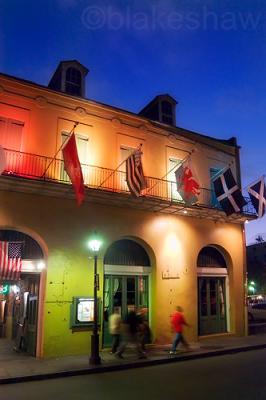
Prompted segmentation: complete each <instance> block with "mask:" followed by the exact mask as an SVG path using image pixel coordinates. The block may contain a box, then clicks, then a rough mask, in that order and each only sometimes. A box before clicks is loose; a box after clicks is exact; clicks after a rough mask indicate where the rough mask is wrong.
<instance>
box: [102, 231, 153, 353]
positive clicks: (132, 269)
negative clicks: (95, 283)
mask: <svg viewBox="0 0 266 400" xmlns="http://www.w3.org/2000/svg"><path fill="white" fill-rule="evenodd" d="M150 273H151V263H150V259H149V256H148V254H147V252H146V250H145V249H144V248H143V247H142V246H141V245H140V244H139V243H137V242H135V241H133V240H129V239H122V240H118V241H117V242H114V243H113V244H112V245H111V246H110V247H109V249H108V250H107V252H106V254H105V257H104V299H103V303H104V304H103V307H104V321H103V345H104V346H109V345H110V344H111V337H110V335H109V332H108V316H109V315H111V314H112V313H113V311H114V308H116V309H117V310H118V311H119V313H120V315H121V317H122V319H123V318H125V317H126V315H127V313H128V312H129V311H131V310H134V309H138V308H145V309H146V310H147V317H148V313H149V286H150V282H149V276H150Z"/></svg>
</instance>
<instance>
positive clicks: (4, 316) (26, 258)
mask: <svg viewBox="0 0 266 400" xmlns="http://www.w3.org/2000/svg"><path fill="white" fill-rule="evenodd" d="M43 258H44V255H43V251H42V249H41V247H40V245H39V244H38V243H37V242H36V241H35V240H34V239H33V238H32V237H31V236H29V235H27V234H25V233H23V232H20V231H16V230H11V229H0V355H1V353H2V354H3V353H7V352H8V351H9V350H11V349H13V350H16V351H19V352H26V353H28V354H30V355H33V356H35V355H36V344H37V325H38V302H39V287H40V273H41V270H42V268H43V266H44V263H43Z"/></svg>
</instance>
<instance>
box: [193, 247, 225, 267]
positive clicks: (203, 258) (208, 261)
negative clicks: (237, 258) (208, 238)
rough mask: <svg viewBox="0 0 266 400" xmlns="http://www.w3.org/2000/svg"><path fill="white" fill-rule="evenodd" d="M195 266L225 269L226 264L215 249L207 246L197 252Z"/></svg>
mask: <svg viewBox="0 0 266 400" xmlns="http://www.w3.org/2000/svg"><path fill="white" fill-rule="evenodd" d="M197 266H198V267H200V268H226V262H225V259H224V257H223V255H222V254H221V253H220V252H219V251H218V250H217V249H215V248H214V247H211V246H207V247H204V248H203V249H201V251H200V252H199V255H198V260H197Z"/></svg>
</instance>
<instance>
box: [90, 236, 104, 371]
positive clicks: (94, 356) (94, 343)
mask: <svg viewBox="0 0 266 400" xmlns="http://www.w3.org/2000/svg"><path fill="white" fill-rule="evenodd" d="M101 245H102V242H101V241H100V240H98V239H92V240H90V241H89V248H90V249H91V251H92V252H93V254H94V292H93V300H94V315H93V332H92V335H91V356H90V364H92V365H98V364H101V358H100V355H99V334H98V298H97V290H98V274H97V259H98V252H99V250H100V247H101Z"/></svg>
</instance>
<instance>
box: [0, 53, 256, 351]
mask: <svg viewBox="0 0 266 400" xmlns="http://www.w3.org/2000/svg"><path fill="white" fill-rule="evenodd" d="M87 72H88V70H87V69H86V68H85V67H83V66H82V65H81V64H79V63H78V62H77V61H69V62H63V63H60V65H59V66H58V68H57V70H56V72H55V74H54V76H53V77H52V79H51V81H50V83H49V85H48V87H44V86H41V85H37V84H34V83H32V82H28V81H24V80H22V79H18V78H15V77H11V76H8V75H4V74H1V75H0V103H1V107H0V110H1V111H0V145H1V146H2V147H3V148H4V151H5V155H6V160H7V165H6V168H5V171H4V172H3V174H2V175H1V176H0V204H1V207H0V240H2V241H12V240H13V241H22V242H23V252H22V274H21V280H20V281H17V282H4V281H2V282H0V285H2V286H0V287H2V292H1V294H0V301H1V303H0V304H1V310H0V311H1V314H0V316H1V319H0V321H1V322H0V323H1V325H0V327H1V331H0V336H1V337H2V339H0V340H5V339H13V340H14V341H15V344H16V346H18V347H19V348H21V349H23V350H24V351H27V352H28V353H30V354H33V355H36V356H37V357H51V356H61V355H75V354H86V353H88V351H89V342H90V340H89V338H90V335H91V332H92V323H91V304H92V303H93V302H92V297H93V258H92V255H91V254H90V252H89V249H88V246H87V242H88V239H89V238H90V237H92V236H93V235H94V234H95V232H96V233H97V235H98V236H99V237H100V238H101V240H102V242H103V244H102V247H101V249H100V251H99V257H98V270H99V290H98V298H99V330H100V343H101V346H102V347H108V345H109V343H110V338H109V334H108V327H107V325H108V322H107V320H108V315H110V313H112V311H113V308H114V307H119V309H120V312H121V314H122V316H123V317H124V316H125V315H126V313H127V312H128V310H130V309H132V308H139V307H141V308H145V309H146V312H147V317H148V319H149V323H150V326H151V329H152V332H153V341H154V342H156V343H170V341H171V330H170V323H169V319H170V315H171V313H172V312H173V311H174V309H175V307H176V305H181V306H183V308H184V310H185V312H186V317H187V320H188V321H189V323H190V324H191V328H190V329H188V330H187V332H186V334H187V337H188V339H189V340H197V339H198V337H199V336H202V335H209V334H214V333H215V334H217V333H223V334H224V333H230V334H238V335H244V334H245V333H246V310H245V306H244V305H245V277H246V267H245V241H244V223H245V221H246V220H247V219H252V218H254V212H253V210H252V208H251V206H250V204H248V205H247V206H246V207H245V209H244V210H243V211H242V212H241V213H239V214H233V215H231V216H230V217H227V216H226V215H225V213H224V212H223V211H222V210H221V208H220V206H219V204H218V203H217V200H216V198H215V196H214V194H213V190H212V178H213V177H214V176H217V174H218V173H219V171H221V170H222V169H224V168H226V167H227V166H229V165H230V167H231V169H232V171H233V173H234V175H235V177H236V179H237V181H238V183H239V184H240V166H239V147H238V146H237V143H236V140H235V139H234V138H231V139H229V140H218V139H214V138H211V137H207V136H204V135H200V134H198V133H195V132H191V131H187V130H185V129H181V128H177V127H175V107H176V105H177V103H176V101H175V100H174V99H173V98H172V97H171V96H169V95H160V96H157V97H156V98H155V99H154V100H153V101H152V102H151V103H149V104H148V105H147V106H146V107H144V108H143V110H142V111H141V112H140V113H139V114H134V113H130V112H128V111H124V110H121V109H117V108H115V107H111V106H108V105H105V104H101V103H98V102H94V101H91V100H87V99H85V98H84V97H83V95H84V90H85V83H84V82H85V81H84V80H85V76H86V74H87ZM77 123H78V124H77ZM74 125H77V126H76V128H75V137H76V141H77V147H78V153H79V158H80V161H81V164H82V171H83V175H84V181H85V184H86V190H85V192H86V193H85V201H84V203H83V204H82V205H81V206H80V207H77V205H76V202H75V198H74V194H73V189H72V186H71V185H70V182H69V179H68V177H67V175H66V173H65V171H64V165H63V161H62V154H61V150H60V148H61V146H62V143H63V142H64V141H65V140H66V139H67V137H68V136H69V133H70V132H71V131H72V129H73V127H74ZM140 144H142V152H143V156H142V161H143V169H144V174H145V176H146V181H147V183H148V188H147V189H146V190H145V192H144V193H143V196H141V197H139V198H135V197H133V196H132V195H131V194H130V192H129V190H128V187H127V184H126V181H125V163H122V161H123V160H125V159H126V158H127V157H128V155H129V154H130V153H131V152H132V150H134V149H136V148H137V147H138V146H139V145H140ZM184 159H187V160H189V162H190V163H191V165H192V166H193V168H194V170H195V171H196V174H197V178H198V180H199V182H200V186H201V190H200V195H199V201H198V202H197V204H194V205H190V206H187V205H186V204H185V203H184V202H183V201H182V197H181V196H180V194H179V193H178V192H177V190H176V182H175V175H174V170H175V167H177V166H178V165H179V164H180V163H181V162H182V160H184ZM118 166H119V168H117V167H118Z"/></svg>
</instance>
